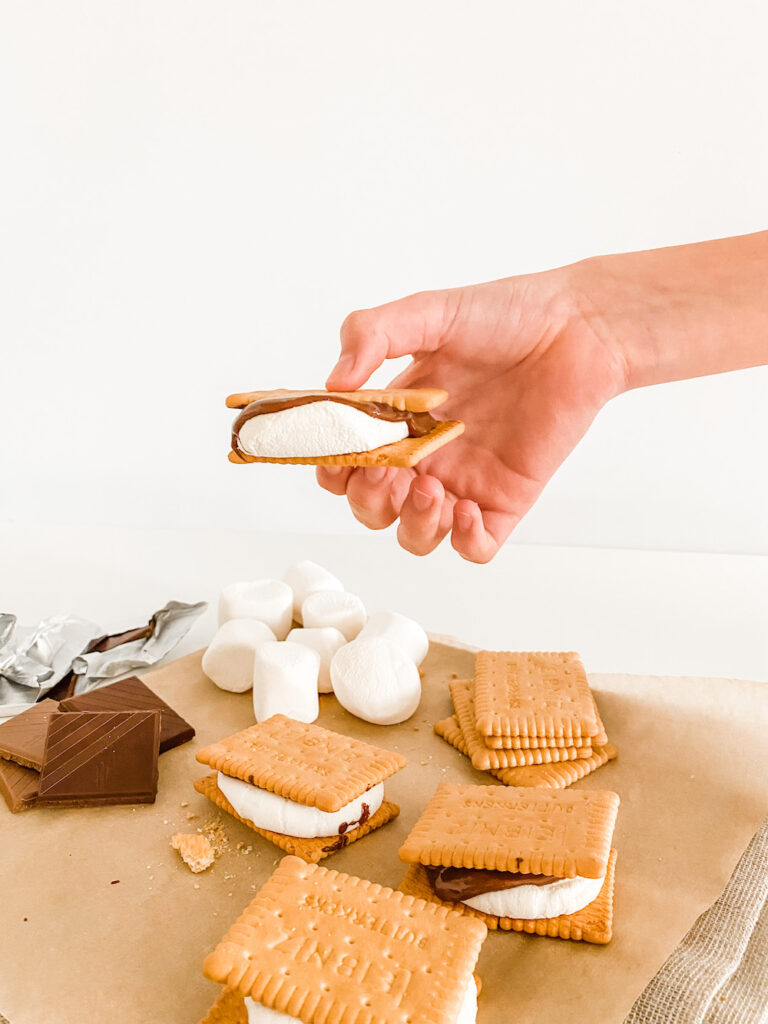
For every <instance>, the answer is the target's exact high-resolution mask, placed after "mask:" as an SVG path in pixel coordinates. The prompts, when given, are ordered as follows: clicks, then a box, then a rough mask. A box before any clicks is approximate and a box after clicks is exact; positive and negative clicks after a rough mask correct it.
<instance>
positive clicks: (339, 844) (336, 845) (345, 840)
mask: <svg viewBox="0 0 768 1024" xmlns="http://www.w3.org/2000/svg"><path fill="white" fill-rule="evenodd" d="M348 845H349V836H339V838H338V839H337V840H336V841H335V842H333V843H331V845H330V846H324V847H323V853H335V852H336V851H337V850H343V849H344V847H345V846H348Z"/></svg>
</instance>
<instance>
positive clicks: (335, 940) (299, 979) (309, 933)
mask: <svg viewBox="0 0 768 1024" xmlns="http://www.w3.org/2000/svg"><path fill="white" fill-rule="evenodd" d="M486 934H487V930H486V926H485V924H483V923H482V922H481V921H479V920H477V919H475V918H472V917H470V916H469V915H463V914H460V913H457V912H456V911H454V910H450V909H449V908H447V907H443V906H439V905H437V904H435V903H431V902H427V901H425V900H422V899H417V898H414V897H413V896H406V895H405V894H403V893H401V892H395V891H394V890H393V889H389V888H387V887H386V886H382V885H376V884H375V883H373V882H368V881H365V880H364V879H361V878H355V877H353V876H351V875H344V874H341V873H340V872H337V871H329V870H327V869H325V868H321V867H318V866H316V865H311V864H305V863H304V862H303V861H301V860H298V859H297V858H295V857H285V858H284V859H283V860H282V861H281V862H280V864H279V865H278V867H277V868H276V870H275V872H274V873H273V875H272V876H271V878H269V879H268V881H267V882H266V883H265V885H264V886H263V887H262V889H261V891H260V892H259V894H258V895H257V896H256V898H255V899H254V900H253V901H252V902H251V904H250V905H249V906H248V907H247V909H246V910H245V912H244V913H243V914H242V915H241V916H240V917H239V918H238V920H237V922H236V923H235V924H234V925H233V926H232V927H231V928H230V930H229V931H228V932H227V934H226V935H225V936H224V938H223V939H222V940H221V942H220V943H219V945H218V946H217V947H216V949H215V950H214V952H213V953H211V954H210V955H209V956H208V957H207V958H206V960H205V963H204V965H203V971H204V973H205V975H206V976H207V977H208V978H210V979H212V980H213V981H217V982H219V983H220V984H223V985H226V986H227V987H228V988H229V989H231V990H233V991H234V992H236V993H237V994H239V995H241V996H249V997H250V998H252V999H255V1000H256V1001H257V1002H260V1003H262V1004H263V1005H264V1006H266V1007H268V1008H269V1009H271V1010H276V1011H277V1012H279V1013H284V1014H288V1015H290V1016H293V1017H298V1018H299V1019H300V1020H302V1021H304V1022H306V1024H315V1022H318V1024H331V1022H341V1021H343V1022H344V1024H414V1022H416V1021H418V1022H419V1024H455V1021H456V1019H457V1017H458V1014H459V1009H460V1006H461V1002H462V999H463V997H464V993H465V991H466V988H467V986H468V984H469V983H470V979H471V977H472V972H473V969H474V966H475V962H476V961H477V956H478V953H479V951H480V946H481V945H482V942H483V939H484V938H485V936H486Z"/></svg>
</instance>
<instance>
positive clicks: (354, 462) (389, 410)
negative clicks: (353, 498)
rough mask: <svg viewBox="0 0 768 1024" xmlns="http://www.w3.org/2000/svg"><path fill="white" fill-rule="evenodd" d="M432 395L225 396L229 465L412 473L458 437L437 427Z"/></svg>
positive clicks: (437, 399) (406, 391) (430, 391)
mask: <svg viewBox="0 0 768 1024" xmlns="http://www.w3.org/2000/svg"><path fill="white" fill-rule="evenodd" d="M447 397H448V392H447V391H441V390H440V389H439V388H389V389H386V390H381V391H377V390H371V389H368V390H363V391H288V390H284V389H279V390H277V391H247V392H243V393H240V394H235V395H230V396H229V397H228V398H227V406H228V408H230V409H239V410H240V412H239V414H238V416H237V418H236V419H235V422H234V424H233V426H232V450H231V451H230V453H229V460H230V462H239V463H242V462H281V463H293V464H297V465H318V466H415V465H416V463H417V462H420V461H421V459H423V458H424V457H425V456H426V455H430V454H431V453H432V452H433V451H435V450H436V449H438V448H440V447H442V446H443V445H444V444H446V443H447V442H448V441H451V440H452V439H453V438H454V437H458V435H459V434H461V433H462V432H463V430H464V424H463V423H461V422H460V421H459V420H438V419H436V418H435V417H434V416H433V415H432V410H433V409H434V408H435V407H436V406H439V405H442V403H443V402H444V401H445V400H446V398H447Z"/></svg>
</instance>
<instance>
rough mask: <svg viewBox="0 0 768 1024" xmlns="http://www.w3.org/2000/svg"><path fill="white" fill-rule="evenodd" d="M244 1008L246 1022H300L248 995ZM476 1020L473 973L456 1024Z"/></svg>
mask: <svg viewBox="0 0 768 1024" xmlns="http://www.w3.org/2000/svg"><path fill="white" fill-rule="evenodd" d="M244 1002H245V1008H246V1010H247V1012H248V1024H293V1022H295V1024H301V1021H300V1020H299V1018H298V1017H291V1016H290V1015H289V1014H287V1013H278V1011H277V1010H270V1009H268V1008H267V1007H266V1006H264V1005H262V1003H257V1002H256V1000H255V999H251V997H250V996H246V997H245V1000H244ZM476 1021H477V985H476V984H475V978H474V975H470V977H469V984H468V985H467V988H466V991H465V993H464V999H463V1000H462V1003H461V1009H460V1011H459V1016H458V1017H457V1018H456V1024H476Z"/></svg>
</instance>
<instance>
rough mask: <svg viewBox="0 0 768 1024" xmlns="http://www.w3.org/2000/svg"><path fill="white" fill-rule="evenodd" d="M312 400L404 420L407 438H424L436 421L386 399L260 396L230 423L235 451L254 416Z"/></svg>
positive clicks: (393, 420) (377, 418) (293, 407)
mask: <svg viewBox="0 0 768 1024" xmlns="http://www.w3.org/2000/svg"><path fill="white" fill-rule="evenodd" d="M313 402H337V403H338V404H339V405H350V406H352V408H353V409H359V410H360V412H364V413H365V414H366V415H367V416H372V417H373V419H376V420H387V421H388V422H390V423H405V424H406V426H407V427H408V436H409V437H424V435H425V434H428V433H429V432H430V431H431V430H433V429H434V428H435V426H436V424H437V420H436V419H435V418H434V416H432V414H431V413H428V412H411V411H410V410H408V409H395V407H394V406H392V405H387V404H386V403H385V402H355V401H354V400H353V399H351V398H340V397H339V396H338V395H294V397H293V398H260V399H259V400H258V401H257V402H251V404H250V405H246V407H245V408H244V409H243V410H242V412H241V413H240V414H239V415H238V417H237V419H236V420H235V422H234V423H233V425H232V447H233V449H234V450H235V451H238V438H239V435H240V431H241V430H242V428H243V425H244V424H246V423H247V422H248V420H252V419H253V417H254V416H264V415H266V414H267V413H272V412H284V411H285V410H286V409H295V408H297V407H298V406H300V405H311V404H312V403H313Z"/></svg>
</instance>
